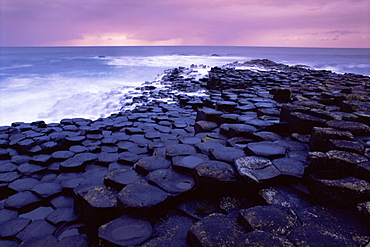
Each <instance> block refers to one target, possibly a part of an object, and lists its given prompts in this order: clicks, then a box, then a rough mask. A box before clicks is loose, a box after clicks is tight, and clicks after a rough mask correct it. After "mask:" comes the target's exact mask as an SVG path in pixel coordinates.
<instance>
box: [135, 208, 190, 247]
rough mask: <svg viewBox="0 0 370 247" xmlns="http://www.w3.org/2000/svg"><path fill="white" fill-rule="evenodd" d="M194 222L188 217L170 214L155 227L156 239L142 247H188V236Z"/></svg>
mask: <svg viewBox="0 0 370 247" xmlns="http://www.w3.org/2000/svg"><path fill="white" fill-rule="evenodd" d="M194 221H195V220H194V219H192V218H190V217H187V216H183V215H177V214H170V215H168V216H166V217H165V218H162V219H161V220H160V221H159V222H158V223H157V224H156V225H155V226H154V235H155V236H156V237H154V238H152V239H150V240H148V241H147V242H145V243H144V244H142V245H141V246H142V247H149V246H187V243H186V236H187V233H188V231H189V229H190V227H191V226H192V225H193V224H194Z"/></svg>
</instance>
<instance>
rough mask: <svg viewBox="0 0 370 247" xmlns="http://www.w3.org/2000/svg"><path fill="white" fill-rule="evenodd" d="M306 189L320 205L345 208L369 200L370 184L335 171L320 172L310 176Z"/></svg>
mask: <svg viewBox="0 0 370 247" xmlns="http://www.w3.org/2000/svg"><path fill="white" fill-rule="evenodd" d="M308 188H309V190H310V192H311V193H312V194H313V195H314V196H315V197H316V199H317V200H319V201H320V202H321V203H323V204H326V205H330V206H335V207H341V208H347V207H355V206H356V205H357V204H358V203H360V202H364V201H367V200H370V183H368V182H367V181H366V180H361V179H358V178H354V177H347V176H346V175H345V174H344V173H341V172H337V171H328V170H326V171H320V172H317V173H315V174H314V175H311V176H310V179H309V183H308Z"/></svg>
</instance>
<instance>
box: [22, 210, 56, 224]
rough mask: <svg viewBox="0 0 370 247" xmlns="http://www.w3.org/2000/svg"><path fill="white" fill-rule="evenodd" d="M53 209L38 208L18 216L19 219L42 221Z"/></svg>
mask: <svg viewBox="0 0 370 247" xmlns="http://www.w3.org/2000/svg"><path fill="white" fill-rule="evenodd" d="M53 211H54V209H53V208H52V207H38V208H36V209H34V210H32V211H30V212H28V213H24V214H21V215H19V217H22V218H27V219H30V220H32V221H33V220H43V219H45V217H46V216H47V215H48V214H50V213H51V212H53Z"/></svg>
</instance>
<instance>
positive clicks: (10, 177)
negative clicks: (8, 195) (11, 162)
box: [0, 172, 21, 183]
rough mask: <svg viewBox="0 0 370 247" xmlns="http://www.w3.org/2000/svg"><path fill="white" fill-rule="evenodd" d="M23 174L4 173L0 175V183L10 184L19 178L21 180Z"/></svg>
mask: <svg viewBox="0 0 370 247" xmlns="http://www.w3.org/2000/svg"><path fill="white" fill-rule="evenodd" d="M20 176H21V174H19V173H18V172H4V173H0V183H10V182H12V181H14V180H16V179H17V178H19V177H20Z"/></svg>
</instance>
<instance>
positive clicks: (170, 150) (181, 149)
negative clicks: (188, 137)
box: [166, 144, 197, 157]
mask: <svg viewBox="0 0 370 247" xmlns="http://www.w3.org/2000/svg"><path fill="white" fill-rule="evenodd" d="M196 153H197V151H196V150H195V148H194V146H191V145H187V144H174V145H171V146H168V147H166V155H167V156H169V157H174V156H179V155H193V154H196Z"/></svg>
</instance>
